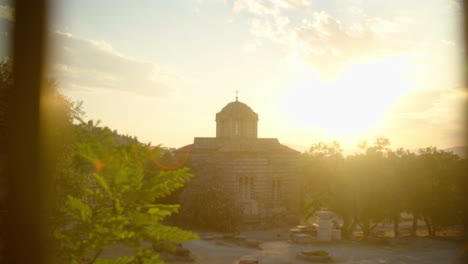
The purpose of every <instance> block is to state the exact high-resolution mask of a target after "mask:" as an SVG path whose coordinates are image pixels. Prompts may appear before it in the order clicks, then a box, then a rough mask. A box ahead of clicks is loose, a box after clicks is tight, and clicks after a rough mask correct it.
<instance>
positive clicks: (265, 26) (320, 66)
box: [233, 0, 411, 78]
mask: <svg viewBox="0 0 468 264" xmlns="http://www.w3.org/2000/svg"><path fill="white" fill-rule="evenodd" d="M233 8H234V11H235V12H237V13H246V14H249V15H250V16H251V27H250V31H251V33H252V35H253V36H254V37H255V38H265V39H269V40H271V41H274V42H276V43H281V44H283V45H284V46H285V47H287V48H288V50H289V51H290V53H291V54H292V55H293V56H295V57H299V58H301V59H303V60H304V61H306V62H307V63H308V64H309V65H310V67H312V68H313V69H314V70H315V71H317V72H318V73H319V75H320V76H321V77H323V78H330V77H334V76H335V75H337V74H339V73H340V72H341V71H342V70H343V69H344V68H345V67H346V66H347V65H348V64H349V63H353V62H356V61H366V60H369V59H372V58H379V57H381V56H383V55H385V54H386V55H388V53H389V52H391V51H395V50H397V49H401V47H399V45H401V44H399V43H397V42H396V41H395V39H396V38H395V34H397V33H398V32H399V31H400V30H401V29H402V28H403V27H404V26H405V24H408V23H411V19H409V18H405V17H395V18H394V19H391V20H389V19H383V18H379V17H369V16H367V15H366V14H365V12H364V10H363V9H362V8H359V7H356V6H351V7H349V8H348V12H349V13H350V16H351V17H354V18H355V19H354V21H353V22H352V23H349V26H344V25H343V24H342V22H341V21H340V20H339V19H337V18H336V17H334V16H331V15H330V14H329V13H327V12H325V11H316V10H314V9H313V8H312V6H311V5H310V4H309V2H307V1H303V0H300V1H299V0H278V1H262V0H238V1H236V2H234V5H233ZM297 18H299V23H292V22H291V21H294V20H296V21H297V20H298V19H297Z"/></svg>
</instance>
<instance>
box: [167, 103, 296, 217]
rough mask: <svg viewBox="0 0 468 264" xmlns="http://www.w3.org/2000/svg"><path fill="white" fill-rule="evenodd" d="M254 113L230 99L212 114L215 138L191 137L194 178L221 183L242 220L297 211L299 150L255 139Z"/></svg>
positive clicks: (282, 215) (189, 146)
mask: <svg viewBox="0 0 468 264" xmlns="http://www.w3.org/2000/svg"><path fill="white" fill-rule="evenodd" d="M258 120H259V118H258V114H257V113H255V112H254V111H253V110H252V109H251V108H250V107H249V106H248V105H246V104H244V103H242V102H239V101H238V100H237V98H236V101H234V102H231V103H228V104H227V105H226V106H225V107H224V108H223V109H221V111H220V112H219V113H217V114H216V137H195V139H194V142H193V144H191V145H188V146H185V147H183V148H181V149H179V150H177V151H176V152H178V153H179V154H182V153H184V151H186V150H187V149H190V157H189V164H190V165H189V166H190V168H191V170H192V171H193V172H194V173H195V175H196V177H195V179H194V180H196V178H200V177H208V176H210V178H213V177H214V178H215V179H217V180H220V181H222V183H223V184H224V186H225V187H226V188H227V189H228V190H229V192H227V195H231V196H233V197H231V198H233V200H235V201H236V202H237V205H238V207H239V208H240V210H241V211H242V212H240V213H241V215H242V219H243V222H244V223H261V222H262V221H264V220H265V219H270V220H271V218H272V217H277V218H280V217H281V218H282V219H286V218H285V216H294V215H297V214H298V209H299V208H298V207H299V184H298V183H299V177H298V175H297V173H296V171H295V170H296V162H297V159H298V157H299V154H300V153H299V152H298V151H296V150H293V149H291V148H289V147H287V146H285V145H282V144H280V143H279V141H278V139H276V138H259V137H258V136H257V135H258Z"/></svg>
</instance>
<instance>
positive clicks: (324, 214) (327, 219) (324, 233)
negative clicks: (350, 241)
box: [315, 211, 335, 242]
mask: <svg viewBox="0 0 468 264" xmlns="http://www.w3.org/2000/svg"><path fill="white" fill-rule="evenodd" d="M315 214H316V215H317V216H318V217H319V223H318V230H317V240H318V241H323V242H329V241H331V240H332V226H331V219H332V218H333V216H334V215H335V214H334V213H333V212H332V211H317V212H316V213H315Z"/></svg>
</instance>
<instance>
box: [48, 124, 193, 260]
mask: <svg viewBox="0 0 468 264" xmlns="http://www.w3.org/2000/svg"><path fill="white" fill-rule="evenodd" d="M75 133H76V138H77V143H76V150H75V153H74V165H75V166H76V167H77V168H78V169H79V171H80V173H81V176H82V177H84V178H85V179H86V181H85V184H84V185H80V186H79V188H82V189H83V191H82V192H77V193H76V195H68V196H67V198H66V200H65V203H64V205H63V206H62V207H61V214H59V218H61V221H58V222H59V223H60V224H59V225H58V226H57V228H56V230H55V233H54V235H55V237H56V238H57V239H58V241H59V243H60V246H61V253H62V257H63V258H64V259H66V260H67V261H68V262H70V263H137V262H138V263H160V262H161V261H160V260H159V259H158V254H156V253H154V252H153V250H152V249H151V248H145V247H144V243H147V242H149V243H153V244H165V243H166V244H168V243H170V242H179V241H184V240H189V239H194V238H196V235H195V234H193V233H191V232H187V231H183V230H181V229H179V228H177V227H171V226H165V225H164V224H163V221H164V219H165V218H166V217H168V216H170V215H172V214H174V213H177V211H178V208H179V206H178V205H175V204H171V205H168V204H160V203H157V200H158V199H160V198H163V197H166V196H167V195H169V194H171V193H172V192H173V191H175V190H177V189H179V188H181V187H182V186H183V185H184V184H185V182H186V181H187V180H189V179H190V178H191V177H192V174H190V173H189V172H188V170H187V169H186V168H183V169H179V170H174V171H161V172H159V173H157V174H155V175H153V176H152V177H146V178H145V175H144V165H145V163H146V162H147V160H149V159H153V158H156V157H157V156H159V155H160V152H161V150H160V149H159V148H155V149H150V148H149V146H145V145H142V144H139V143H134V141H126V140H124V139H123V138H122V137H116V136H115V134H114V133H113V132H112V131H111V130H110V129H108V128H100V127H96V126H94V124H92V123H88V124H81V125H79V126H76V131H75ZM115 244H121V245H126V246H128V247H130V248H131V249H133V251H134V252H135V256H128V257H125V258H121V259H118V260H101V259H99V258H98V257H99V255H100V253H101V252H102V251H103V250H104V249H106V248H107V247H109V246H110V245H115Z"/></svg>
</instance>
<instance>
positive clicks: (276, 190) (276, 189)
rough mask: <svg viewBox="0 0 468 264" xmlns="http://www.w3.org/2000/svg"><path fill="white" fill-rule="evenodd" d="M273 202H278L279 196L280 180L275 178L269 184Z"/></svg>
mask: <svg viewBox="0 0 468 264" xmlns="http://www.w3.org/2000/svg"><path fill="white" fill-rule="evenodd" d="M271 189H272V196H273V200H279V199H280V195H281V180H280V179H279V178H275V179H273V181H272V184H271Z"/></svg>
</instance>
